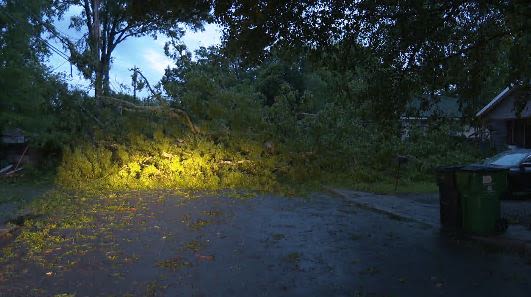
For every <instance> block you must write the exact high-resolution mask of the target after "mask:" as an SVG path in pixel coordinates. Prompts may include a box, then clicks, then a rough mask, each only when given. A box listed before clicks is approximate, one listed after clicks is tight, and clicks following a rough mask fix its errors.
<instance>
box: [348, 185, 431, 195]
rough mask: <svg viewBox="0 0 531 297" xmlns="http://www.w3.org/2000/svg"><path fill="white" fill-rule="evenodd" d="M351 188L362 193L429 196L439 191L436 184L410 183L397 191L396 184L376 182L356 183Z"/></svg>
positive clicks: (399, 187)
mask: <svg viewBox="0 0 531 297" xmlns="http://www.w3.org/2000/svg"><path fill="white" fill-rule="evenodd" d="M349 188H352V189H354V190H358V191H362V192H371V193H377V194H397V193H398V194H412V193H417V194H428V193H435V192H437V191H438V187H437V184H435V182H408V183H404V184H401V183H399V184H398V188H397V190H396V191H395V184H394V183H389V182H376V183H354V184H352V185H350V187H349Z"/></svg>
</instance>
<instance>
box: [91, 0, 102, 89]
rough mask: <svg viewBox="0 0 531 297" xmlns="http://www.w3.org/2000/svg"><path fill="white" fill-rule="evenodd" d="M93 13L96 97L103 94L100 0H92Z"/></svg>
mask: <svg viewBox="0 0 531 297" xmlns="http://www.w3.org/2000/svg"><path fill="white" fill-rule="evenodd" d="M92 4H93V8H92V9H93V13H94V22H93V30H92V32H93V34H94V36H93V37H92V38H93V43H94V48H93V49H92V50H93V54H94V57H93V59H94V64H95V65H94V68H95V73H96V80H95V83H94V95H95V96H96V98H97V97H99V96H101V95H103V88H102V87H103V84H102V82H103V77H102V67H101V66H102V65H101V63H100V35H101V34H100V0H93V2H92Z"/></svg>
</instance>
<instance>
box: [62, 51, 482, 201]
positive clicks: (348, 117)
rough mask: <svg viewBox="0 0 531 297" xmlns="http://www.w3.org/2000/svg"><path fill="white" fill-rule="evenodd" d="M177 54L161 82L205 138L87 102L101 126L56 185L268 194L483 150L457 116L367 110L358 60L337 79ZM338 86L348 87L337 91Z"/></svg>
mask: <svg viewBox="0 0 531 297" xmlns="http://www.w3.org/2000/svg"><path fill="white" fill-rule="evenodd" d="M167 49H168V48H167ZM168 50H169V49H168ZM179 50H181V51H182V48H179ZM173 57H174V58H175V59H176V64H177V67H176V68H175V69H171V70H169V71H167V73H166V76H165V77H164V79H163V80H162V83H161V87H162V88H164V89H165V90H166V93H167V95H168V96H170V98H169V100H168V104H170V105H172V106H173V107H176V108H180V109H183V110H186V111H188V112H189V114H190V117H191V118H192V121H193V122H194V124H195V125H197V126H199V127H200V131H202V133H200V134H195V135H194V134H192V133H191V131H189V129H188V127H187V126H185V125H183V124H182V123H181V122H180V121H176V120H175V119H174V120H171V119H168V118H164V117H157V116H154V115H150V114H138V113H132V112H123V111H118V110H115V109H113V108H110V107H109V108H99V109H94V112H95V114H96V115H97V116H98V118H99V119H100V121H102V122H105V123H107V124H106V126H105V130H102V129H100V128H98V127H96V126H94V128H91V129H89V130H88V132H90V133H87V134H88V135H90V138H81V139H80V141H79V142H77V144H76V145H73V147H72V148H69V149H66V150H65V153H64V156H63V161H62V164H61V166H60V167H59V170H58V176H57V178H58V181H59V183H60V184H62V185H64V186H68V187H73V188H104V189H109V190H112V189H157V188H171V189H175V188H179V189H224V188H244V189H252V190H268V191H271V190H286V189H289V188H294V187H295V188H297V187H299V188H304V187H315V186H319V185H320V184H337V183H341V184H350V185H353V184H354V185H361V184H375V183H381V184H382V183H383V184H393V180H394V178H395V175H396V168H397V163H396V157H397V156H398V155H406V156H408V157H409V158H410V162H409V163H408V164H407V166H405V167H404V168H403V169H402V173H401V176H402V181H403V182H406V183H415V182H419V181H420V182H424V183H426V182H430V181H432V180H433V175H432V172H433V170H434V168H435V167H437V166H440V165H446V164H452V163H466V162H471V161H473V160H475V159H477V158H480V157H481V154H480V153H479V151H478V149H477V146H476V145H475V144H474V143H470V142H469V141H466V140H464V139H463V138H462V137H460V136H458V135H459V134H458V132H459V130H460V129H462V128H461V127H463V126H462V124H461V123H453V122H452V121H451V120H449V121H438V120H434V121H432V122H430V123H428V124H427V126H423V127H415V126H413V127H409V132H408V135H409V136H408V137H405V136H404V132H403V131H402V130H403V128H402V127H401V123H400V121H398V119H397V117H398V116H399V115H400V114H399V113H398V111H397V110H391V109H390V113H394V114H395V116H393V117H391V118H388V119H387V120H385V121H379V120H378V119H379V116H374V117H373V113H371V110H372V109H373V108H374V107H375V106H378V104H380V103H382V102H384V101H381V102H380V103H368V104H364V102H366V101H367V100H366V99H365V97H364V96H373V95H374V93H372V92H373V91H374V92H376V90H371V89H370V88H369V87H367V86H368V84H367V79H370V76H367V73H366V72H365V71H364V68H363V67H362V66H360V67H358V69H357V70H356V71H355V72H349V73H350V74H349V77H347V78H344V79H342V81H340V82H338V80H339V78H338V75H337V72H336V70H334V69H335V68H327V66H323V65H320V64H313V65H312V64H310V63H301V62H300V61H295V62H293V61H291V62H290V61H288V60H283V59H273V60H272V61H270V62H268V63H265V64H264V65H262V66H261V67H257V68H254V69H251V70H246V71H244V70H243V68H242V67H241V66H239V65H238V63H237V62H236V61H233V60H231V59H228V58H226V57H224V56H223V55H222V54H221V53H220V52H219V51H218V49H215V48H210V49H202V50H201V51H199V52H198V59H197V60H196V61H192V60H191V59H190V55H189V54H188V53H186V52H185V53H184V54H182V52H181V54H179V55H174V56H173ZM382 71H383V70H382ZM271 81H274V82H279V83H280V85H276V84H275V83H270V82H271ZM345 83H346V84H348V89H347V90H348V91H347V90H344V92H343V91H341V92H337V88H338V86H343V85H344V84H345ZM266 90H267V91H266ZM380 92H381V91H380ZM371 94H373V95H371ZM381 96H383V93H382V94H381ZM268 97H269V98H268ZM400 100H403V99H400ZM87 108H89V106H87ZM91 110H92V109H91ZM83 139H85V140H83ZM88 143H91V144H88Z"/></svg>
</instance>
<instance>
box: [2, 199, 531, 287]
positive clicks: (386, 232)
mask: <svg viewBox="0 0 531 297" xmlns="http://www.w3.org/2000/svg"><path fill="white" fill-rule="evenodd" d="M143 200H144V201H148V203H147V208H146V210H145V216H142V213H139V214H138V216H139V217H142V219H139V220H137V221H135V222H136V223H132V224H130V225H129V226H127V227H126V228H123V229H117V230H116V231H115V232H114V233H113V236H112V237H111V238H98V239H97V240H98V242H99V244H100V245H101V246H104V245H112V246H114V247H115V248H116V249H117V250H119V253H120V255H122V258H125V259H128V258H129V259H132V260H130V261H122V262H120V263H116V264H113V265H109V264H108V262H107V259H105V258H104V257H102V253H103V252H98V250H95V251H92V252H89V253H87V254H86V255H84V256H82V257H81V258H80V259H77V260H78V262H79V263H78V264H77V265H75V266H74V267H73V268H72V269H70V270H68V271H63V272H58V273H56V274H54V276H53V277H47V276H46V275H45V273H46V270H42V269H41V268H37V267H32V266H27V265H25V266H24V269H27V271H26V272H25V273H24V274H23V275H22V274H21V276H20V277H19V278H18V279H17V278H14V282H12V283H8V284H6V283H4V284H0V296H10V297H11V296H13V297H15V296H54V294H65V293H69V294H75V295H71V296H76V297H81V296H197V297H199V296H205V297H207V296H408V297H411V296H423V297H424V296H481V297H488V296H493V297H494V296H496V297H498V296H504V297H511V296H515V297H516V296H522V297H524V296H531V262H530V261H529V259H526V258H523V257H520V256H518V255H511V254H504V253H500V252H496V251H488V250H486V249H484V248H483V247H481V246H478V245H476V244H473V243H466V242H459V241H456V240H453V239H449V238H447V237H445V236H444V235H442V234H440V232H439V230H436V229H433V228H430V227H426V226H423V225H419V224H417V223H414V222H407V221H400V220H396V219H393V218H390V217H388V216H386V215H384V214H379V213H374V212H371V211H369V210H365V209H359V208H357V207H355V206H354V205H351V204H349V202H347V201H345V200H343V199H342V198H340V197H336V196H330V195H327V194H313V195H310V196H309V197H307V198H283V197H273V196H261V197H258V198H253V199H234V198H227V197H220V196H219V195H205V196H203V197H202V198H199V199H194V200H183V199H181V198H179V197H169V198H167V199H165V200H164V201H163V202H153V203H149V197H144V198H143ZM102 249H103V248H102ZM21 269H22V268H21ZM26 294H28V295H26ZM65 296H68V295H65Z"/></svg>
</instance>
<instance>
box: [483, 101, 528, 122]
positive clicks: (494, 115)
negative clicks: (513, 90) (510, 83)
mask: <svg viewBox="0 0 531 297" xmlns="http://www.w3.org/2000/svg"><path fill="white" fill-rule="evenodd" d="M529 101H531V100H528V102H527V104H526V106H525V107H524V110H523V111H522V113H521V114H520V116H521V117H522V118H529V117H531V102H529ZM488 118H489V119H491V120H501V119H514V118H516V115H515V109H514V97H510V96H509V97H507V98H506V99H504V100H503V101H502V102H500V103H499V104H498V105H497V106H496V107H495V108H494V110H492V111H491V112H490V113H489V114H488Z"/></svg>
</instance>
